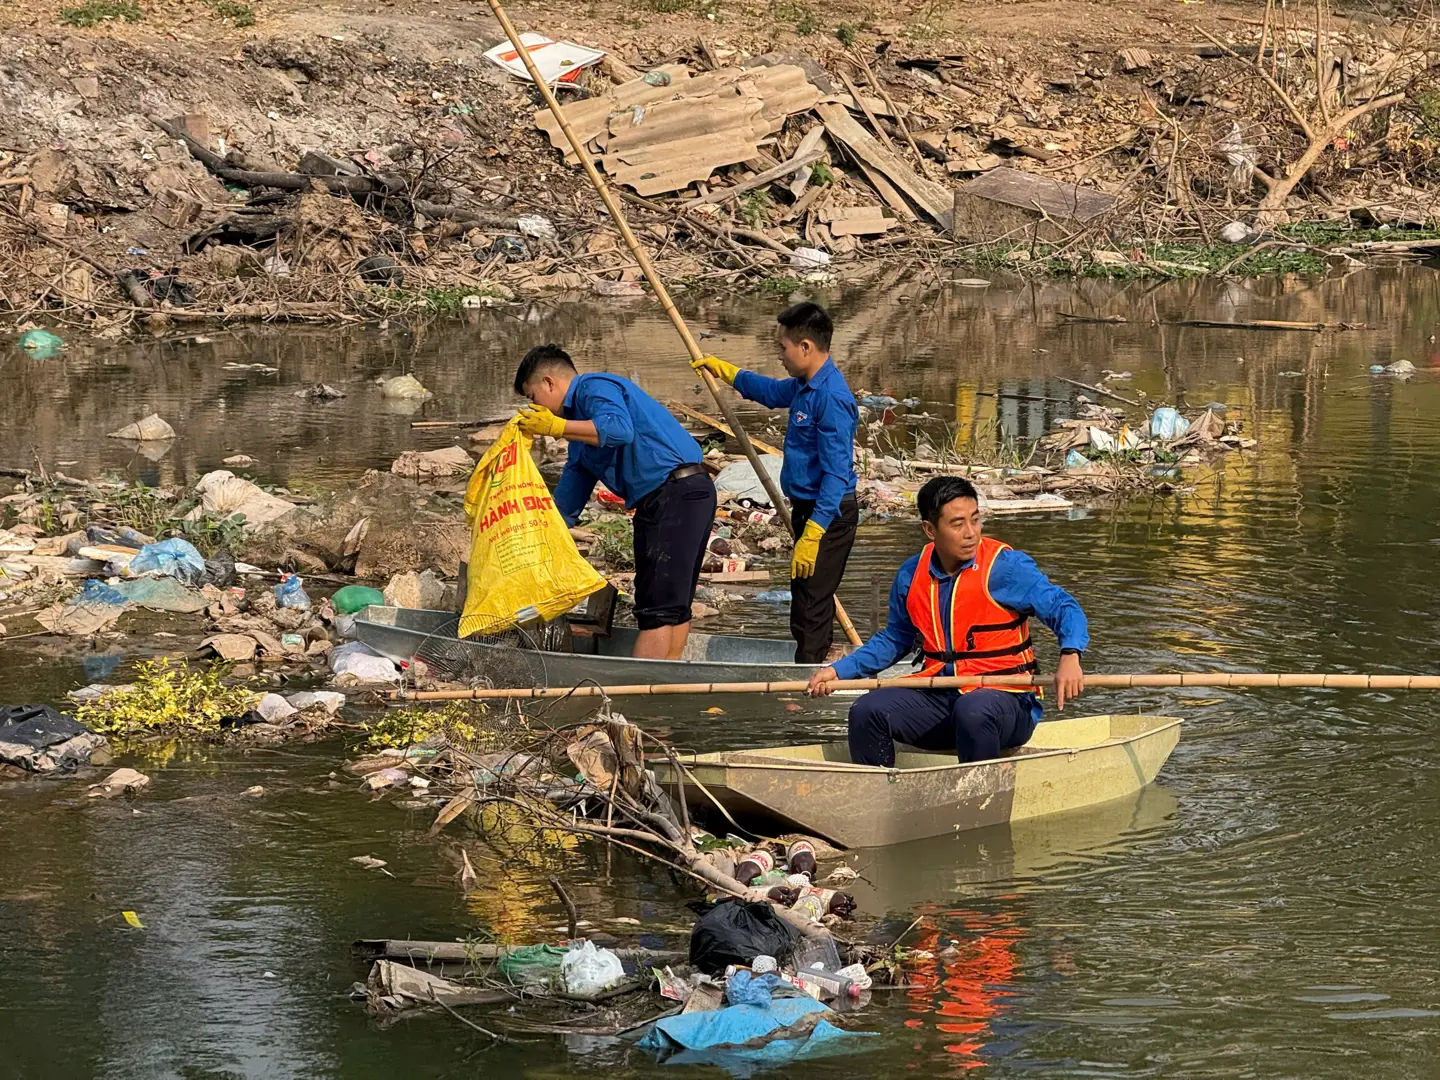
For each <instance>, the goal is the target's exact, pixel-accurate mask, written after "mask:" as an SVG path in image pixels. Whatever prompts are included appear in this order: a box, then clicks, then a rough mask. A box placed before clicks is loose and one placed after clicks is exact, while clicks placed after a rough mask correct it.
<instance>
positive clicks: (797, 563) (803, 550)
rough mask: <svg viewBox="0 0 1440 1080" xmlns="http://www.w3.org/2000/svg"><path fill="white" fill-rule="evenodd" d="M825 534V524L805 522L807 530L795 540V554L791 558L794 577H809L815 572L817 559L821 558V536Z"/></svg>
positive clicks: (792, 575)
mask: <svg viewBox="0 0 1440 1080" xmlns="http://www.w3.org/2000/svg"><path fill="white" fill-rule="evenodd" d="M824 535H825V528H824V526H821V525H817V524H816V523H815V522H813V521H807V522H805V531H804V532H802V533H801V534H800V539H799V540H796V541H795V555H794V556H793V557H792V558H791V560H790V576H791V577H792V578H807V577H809V576H810V575H811V574H813V573H815V561H816V560H817V559H818V558H820V538H821V537H822V536H824Z"/></svg>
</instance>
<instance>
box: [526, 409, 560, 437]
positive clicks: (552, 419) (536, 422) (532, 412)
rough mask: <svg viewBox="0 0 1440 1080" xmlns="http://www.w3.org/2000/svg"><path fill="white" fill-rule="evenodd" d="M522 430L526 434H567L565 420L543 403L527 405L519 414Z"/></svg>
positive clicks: (556, 435)
mask: <svg viewBox="0 0 1440 1080" xmlns="http://www.w3.org/2000/svg"><path fill="white" fill-rule="evenodd" d="M517 415H518V417H519V419H520V430H521V431H523V432H524V433H525V434H526V435H529V436H531V437H534V436H536V435H551V436H553V437H555V438H557V439H558V438H560V437H562V436H563V435H564V434H565V421H564V419H563V418H561V417H559V416H556V415H555V414H554V413H552V412H551V411H550V410H549V409H547V408H545V406H543V405H526V406H525V408H523V409H521V410H520V412H519V413H518V414H517Z"/></svg>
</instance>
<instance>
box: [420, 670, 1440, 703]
mask: <svg viewBox="0 0 1440 1080" xmlns="http://www.w3.org/2000/svg"><path fill="white" fill-rule="evenodd" d="M1054 682H1055V680H1054V679H1040V680H1035V679H1032V678H1030V677H1028V676H1025V675H971V676H958V677H956V676H948V677H936V678H929V679H914V678H900V679H841V680H839V681H837V682H834V683H831V684H830V685H831V687H832V689H835V690H885V689H889V688H892V687H903V688H904V689H906V690H959V689H963V688H967V687H976V686H1001V687H1010V688H1015V687H1022V688H1030V687H1034V688H1043V687H1046V686H1052V685H1054ZM807 685H808V684H807V683H806V682H805V681H804V680H802V679H790V680H782V681H777V682H720V683H631V684H626V685H619V686H589V685H586V686H577V687H573V688H569V689H566V688H564V687H553V688H543V689H542V688H539V687H536V688H534V689H511V690H486V689H477V690H428V691H403V690H402V691H397V692H396V693H395V695H394V696H395V697H396V698H398V699H401V700H404V701H468V700H472V699H476V698H479V699H486V698H521V699H524V698H563V697H659V696H664V695H669V694H795V693H801V692H803V691H804V690H805V689H806V687H807ZM1185 686H1208V687H1219V688H1228V689H1242V688H1243V689H1264V688H1282V689H1284V688H1302V689H1304V688H1308V689H1315V690H1440V675H1363V674H1361V675H1348V674H1343V673H1338V672H1320V673H1313V674H1312V673H1306V672H1302V673H1299V674H1277V673H1274V672H1261V673H1238V672H1233V673H1232V672H1224V671H1187V672H1180V673H1176V674H1161V675H1086V676H1085V688H1086V689H1087V690H1101V689H1120V690H1142V689H1144V690H1152V689H1162V688H1167V687H1185Z"/></svg>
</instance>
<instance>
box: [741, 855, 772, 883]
mask: <svg viewBox="0 0 1440 1080" xmlns="http://www.w3.org/2000/svg"><path fill="white" fill-rule="evenodd" d="M774 868H775V857H774V856H773V855H771V854H770V852H768V851H766V850H764V849H763V848H762V849H760V850H758V851H752V852H750V853H749V854H748V855H746V856H745V857H744V858H743V859H741V860H740V862H739V863H738V864H737V865H736V867H735V880H736V881H738V882H740V884H741V885H749V884H750V883H751V882H752V881H754V880H755V879H756V878H757V877H759V876H760V875H761V874H763V873H765V872H766V871H767V870H773V869H774Z"/></svg>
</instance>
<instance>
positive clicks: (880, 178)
mask: <svg viewBox="0 0 1440 1080" xmlns="http://www.w3.org/2000/svg"><path fill="white" fill-rule="evenodd" d="M856 160H857V161H858V160H859V159H858V158H857V159H856ZM860 171H861V172H863V173H864V174H865V179H866V180H869V181H870V186H871V187H873V188H874V189H875V190H876V191H877V192H879V194H880V197H881V198H882V199H884V200H885V204H886V205H887V206H889V207H890V209H891V210H894V211H895V213H896V214H898V215H899V216H900V220H901V221H919V220H920V219H919V218H917V217H916V216H915V211H914V210H912V209H910V204H909V203H908V202H906V201H905V196H903V195H901V194H900V192H898V191H896V190H895V185H894V184H892V183H890V181H889V180H886V179H885V174H884V173H882V172H880V171H879V170H878V169H872V168H870V166H868V165H866V164H865V162H863V161H860Z"/></svg>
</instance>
